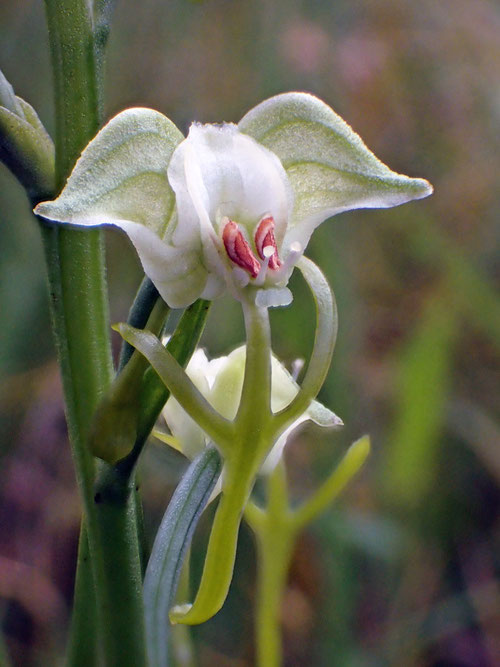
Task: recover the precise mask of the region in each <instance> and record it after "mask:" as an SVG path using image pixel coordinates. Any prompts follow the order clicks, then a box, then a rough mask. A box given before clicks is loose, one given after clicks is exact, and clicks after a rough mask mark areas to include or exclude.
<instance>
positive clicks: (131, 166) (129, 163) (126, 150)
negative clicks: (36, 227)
mask: <svg viewBox="0 0 500 667" xmlns="http://www.w3.org/2000/svg"><path fill="white" fill-rule="evenodd" d="M182 139H183V136H182V134H181V132H180V131H179V130H178V129H177V127H176V126H175V125H174V124H173V123H172V122H171V121H170V120H169V119H168V118H166V116H164V115H163V114H161V113H159V112H157V111H153V110H152V109H142V108H136V109H126V110H125V111H122V112H121V113H119V114H118V115H117V116H115V117H114V118H112V119H111V120H110V121H109V123H108V124H107V125H105V126H104V127H103V129H102V130H101V131H100V132H99V133H98V134H97V136H96V137H95V138H94V139H93V140H92V141H91V142H90V143H89V144H88V146H87V147H86V148H85V150H84V151H83V153H82V155H81V156H80V158H79V160H78V161H77V163H76V165H75V168H74V169H73V171H72V173H71V175H70V177H69V179H68V182H67V183H66V186H65V188H64V189H63V191H62V192H61V194H60V195H59V197H58V198H57V199H55V200H54V201H46V202H42V203H41V204H39V205H38V206H37V207H36V208H35V213H36V214H37V215H40V216H42V217H44V218H47V219H48V220H52V221H54V222H62V223H67V224H71V225H77V226H83V227H94V226H99V225H114V226H116V227H119V228H120V229H122V230H123V231H124V232H125V233H126V234H127V235H128V236H129V238H130V240H131V241H132V243H133V244H134V246H135V248H136V250H137V252H138V254H139V257H140V259H141V262H142V265H143V267H144V272H145V273H146V275H147V276H149V278H150V279H151V280H152V281H153V283H154V284H155V286H156V288H157V289H158V291H159V293H160V294H161V296H162V297H163V299H164V300H165V301H166V302H167V303H168V304H169V306H171V307H172V308H180V307H185V306H187V305H189V304H190V303H192V302H193V301H194V300H195V299H196V298H197V297H198V296H199V295H200V294H201V293H202V291H203V288H204V286H205V283H206V281H207V271H206V269H205V268H204V267H203V265H202V264H201V262H200V258H199V251H198V248H197V247H192V246H190V247H185V246H183V247H174V245H172V244H170V243H169V242H168V240H166V238H165V236H166V235H167V236H168V235H169V234H170V230H171V229H173V228H174V226H175V220H176V207H175V203H176V202H175V195H174V192H173V191H172V189H171V187H170V184H169V181H168V178H167V167H168V165H169V162H170V159H171V157H172V154H173V152H174V150H175V148H176V147H177V145H178V144H179V143H180V142H181V141H182ZM169 223H171V224H170V225H169ZM167 228H168V232H167Z"/></svg>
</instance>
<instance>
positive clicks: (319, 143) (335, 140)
mask: <svg viewBox="0 0 500 667" xmlns="http://www.w3.org/2000/svg"><path fill="white" fill-rule="evenodd" d="M238 127H239V129H240V130H241V132H244V133H246V134H249V135H250V136H251V137H253V138H254V139H256V140H257V141H258V142H259V143H261V144H263V145H264V146H266V148H269V149H270V150H271V151H273V153H275V154H276V155H277V156H278V157H279V158H280V160H281V162H282V163H283V166H284V167H285V170H286V172H287V176H288V178H289V179H290V182H291V185H292V188H293V190H294V194H295V206H294V211H293V217H292V220H291V223H290V224H291V226H292V227H293V226H295V225H298V226H300V227H304V228H307V231H308V234H309V236H310V233H311V232H312V230H313V229H314V228H315V227H316V226H317V225H318V224H320V223H321V222H322V221H323V220H324V219H325V218H327V217H329V216H331V215H334V214H336V213H340V212H341V211H345V210H349V209H354V208H387V207H391V206H397V205H399V204H404V203H405V202H407V201H411V200H412V199H420V198H422V197H426V196H427V195H430V194H431V193H432V186H431V185H430V184H429V183H428V182H427V181H426V180H424V179H421V178H409V177H407V176H403V175H402V174H397V173H395V172H394V171H392V170H391V169H389V167H387V166H386V165H385V164H383V162H381V161H380V160H379V159H378V158H377V157H376V156H375V155H374V154H373V153H372V152H371V151H370V150H369V149H368V148H367V146H366V145H365V144H364V142H363V140H362V139H361V138H360V137H359V136H358V135H357V134H356V133H355V132H354V131H353V130H352V128H351V127H350V126H349V125H348V124H347V123H346V122H345V121H344V120H342V118H341V117H340V116H338V115H337V114H336V113H335V112H334V111H333V110H332V109H331V108H330V107H329V106H328V105H326V104H325V103H324V102H322V101H321V100H319V99H318V98H317V97H314V96H313V95H309V94H306V93H285V94H283V95H277V96H276V97H272V98H270V99H269V100H266V101H265V102H262V103H261V104H259V105H258V106H256V107H255V108H254V109H252V110H251V111H249V112H248V113H247V114H246V115H245V116H244V117H243V118H242V120H241V121H240V123H239V125H238ZM297 240H298V241H299V242H302V243H303V241H302V238H301V235H297Z"/></svg>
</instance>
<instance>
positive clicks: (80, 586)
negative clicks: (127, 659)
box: [66, 521, 99, 667]
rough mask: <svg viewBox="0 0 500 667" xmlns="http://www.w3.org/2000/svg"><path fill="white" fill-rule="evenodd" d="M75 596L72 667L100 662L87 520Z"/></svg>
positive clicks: (82, 532) (68, 658) (70, 652)
mask: <svg viewBox="0 0 500 667" xmlns="http://www.w3.org/2000/svg"><path fill="white" fill-rule="evenodd" d="M74 600H75V601H76V603H77V604H75V605H74V608H73V617H72V619H71V628H70V638H69V642H68V650H67V655H66V661H67V664H68V665H71V666H72V667H94V665H98V664H99V663H98V660H99V651H98V649H99V647H98V645H97V642H95V641H89V638H92V637H95V633H96V630H95V623H96V597H95V589H94V577H93V574H92V563H91V561H90V552H89V542H88V537H87V530H86V528H85V523H84V521H82V526H81V530H80V542H79V545H78V561H77V568H76V581H75V594H74Z"/></svg>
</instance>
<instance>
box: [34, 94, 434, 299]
mask: <svg viewBox="0 0 500 667" xmlns="http://www.w3.org/2000/svg"><path fill="white" fill-rule="evenodd" d="M431 192H432V187H431V186H430V184H429V183H428V182H427V181H425V180H423V179H418V178H408V177H406V176H402V175H400V174H396V173H394V172H393V171H391V170H390V169H389V168H388V167H387V166H386V165H384V164H383V163H382V162H380V161H379V160H378V159H377V158H376V157H375V156H374V155H373V153H371V152H370V151H369V150H368V148H367V147H366V146H365V144H364V143H363V142H362V140H361V139H360V138H359V136H358V135H357V134H355V133H354V132H353V130H352V129H351V128H350V127H349V126H348V125H347V124H346V123H345V122H344V121H343V120H342V119H341V118H340V117H339V116H338V115H337V114H335V112H334V111H332V109H330V108H329V107H328V106H327V105H326V104H324V103H323V102H321V101H320V100H318V99H317V98H315V97H313V96H312V95H308V94H305V93H287V94H283V95H277V96H276V97H273V98H271V99H269V100H267V101H265V102H263V103H261V104H259V105H258V106H257V107H255V108H254V109H252V110H251V111H250V112H249V113H248V114H247V115H246V116H244V118H243V119H242V120H241V121H240V123H239V124H238V125H234V124H230V123H223V124H221V125H200V124H196V123H195V124H194V125H192V126H191V129H190V131H189V134H188V137H187V138H186V139H184V140H183V137H182V134H181V133H180V132H179V130H178V129H177V128H176V127H175V125H173V123H171V121H169V120H168V118H166V117H165V116H163V115H162V114H160V113H158V112H156V111H153V110H151V109H141V108H137V109H128V110H126V111H123V112H121V113H119V114H118V115H117V116H116V117H115V118H113V119H112V120H110V121H109V123H108V124H107V125H106V126H105V127H104V128H103V129H102V130H101V131H100V132H99V134H98V135H97V136H96V137H95V139H93V140H92V141H91V142H90V144H89V145H88V146H87V148H86V149H85V150H84V151H83V153H82V155H81V157H80V159H79V160H78V162H77V163H76V165H75V168H74V170H73V172H72V174H71V175H70V177H69V179H68V182H67V184H66V187H65V188H64V189H63V191H62V193H61V194H60V196H59V197H58V198H57V199H56V200H54V201H50V202H43V203H41V204H39V205H38V206H37V207H36V209H35V212H36V213H37V214H38V215H40V216H43V217H44V218H47V219H49V220H53V221H57V222H62V223H69V224H72V225H81V226H96V225H114V226H117V227H120V228H121V229H123V230H124V231H125V232H126V233H127V234H128V236H129V237H130V239H131V241H132V242H133V244H134V245H135V247H136V249H137V252H138V254H139V257H140V259H141V262H142V264H143V267H144V271H145V273H146V274H147V275H148V276H149V278H150V279H151V280H152V281H153V283H154V284H155V285H156V287H157V289H158V291H159V292H160V294H161V296H162V297H163V299H164V300H165V301H166V302H167V303H168V304H169V305H170V306H172V307H184V306H187V305H189V304H190V303H192V302H193V301H195V299H197V298H198V297H203V298H206V299H213V298H216V297H217V296H219V295H221V294H223V293H224V292H225V291H229V292H230V293H232V294H233V295H234V296H235V297H236V298H238V299H246V298H251V299H252V300H253V301H254V302H255V303H256V304H257V305H258V306H273V305H274V306H276V305H285V304H287V303H289V302H290V301H291V298H292V296H291V293H290V292H289V290H288V289H287V287H286V284H287V282H288V279H289V277H290V274H291V272H292V271H293V268H294V265H295V263H296V262H297V260H298V259H299V258H300V256H301V255H302V253H303V252H304V250H305V248H306V246H307V243H308V242H309V239H310V236H311V234H312V232H313V231H314V229H315V228H316V227H317V226H318V225H319V224H320V223H321V222H323V221H324V220H325V219H326V218H328V217H330V216H332V215H334V214H336V213H339V212H341V211H346V210H349V209H355V208H385V207H391V206H396V205H398V204H403V203H405V202H407V201H410V200H412V199H419V198H421V197H425V196H427V195H429V194H430V193H431Z"/></svg>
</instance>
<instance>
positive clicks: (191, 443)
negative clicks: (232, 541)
mask: <svg viewBox="0 0 500 667" xmlns="http://www.w3.org/2000/svg"><path fill="white" fill-rule="evenodd" d="M245 359H246V347H245V346H244V345H242V346H241V347H238V348H237V349H236V350H234V351H233V352H231V354H229V355H228V356H226V357H219V358H217V359H212V360H210V361H209V360H208V358H207V356H206V354H205V352H204V351H203V350H202V349H201V348H198V349H197V350H196V351H195V353H194V354H193V356H192V357H191V361H190V362H189V364H188V366H187V368H186V373H187V374H188V376H189V377H190V379H191V380H192V381H193V383H194V384H195V386H196V387H197V388H198V389H199V390H200V392H201V393H202V394H203V396H205V398H206V399H207V400H208V401H209V403H210V404H211V405H212V407H214V408H215V409H216V410H217V411H218V412H219V413H220V414H221V415H222V416H223V417H225V418H226V419H229V420H232V419H234V418H235V416H236V413H237V410H238V406H239V404H240V399H241V392H242V388H243V379H244V372H245ZM298 390H299V387H298V385H297V383H296V382H295V380H294V379H293V378H292V376H291V375H290V373H289V372H288V371H287V370H286V368H285V367H284V366H283V365H282V364H281V362H280V361H278V359H277V358H276V357H275V356H274V355H273V356H272V357H271V409H272V411H273V412H274V413H276V412H279V411H280V410H282V409H283V408H285V407H286V406H287V405H289V404H290V403H291V401H292V399H294V398H295V396H296V395H297V392H298ZM163 417H164V418H165V421H166V423H167V425H168V427H169V429H170V432H171V434H172V436H173V438H172V437H169V436H168V435H167V436H166V435H165V434H163V433H161V432H156V435H157V436H158V437H159V439H161V440H163V441H165V442H166V443H167V444H170V445H172V446H174V447H175V448H176V449H178V450H180V451H181V452H182V453H183V454H184V455H185V456H187V457H188V458H189V459H194V458H195V457H196V456H197V455H198V454H199V453H200V452H201V450H202V449H203V448H204V447H205V446H206V445H207V443H208V441H209V439H208V437H207V436H206V435H205V433H204V432H203V431H202V429H201V428H200V426H198V424H197V423H196V422H195V421H194V420H193V419H191V417H190V416H189V415H188V414H187V413H186V412H185V411H184V409H183V408H182V407H181V406H180V404H179V403H178V401H177V400H176V399H175V398H174V397H173V396H171V397H170V398H169V399H168V401H167V403H166V405H165V407H164V409H163ZM306 421H312V422H314V423H316V424H318V425H319V426H323V427H330V428H331V427H339V426H342V425H343V423H342V420H341V419H340V418H339V417H337V415H336V414H334V413H333V412H332V411H331V410H329V409H328V408H326V407H324V406H323V405H321V403H319V402H318V401H316V400H312V401H311V402H310V404H309V406H308V408H307V409H306V410H305V412H304V413H303V414H302V415H300V416H299V417H298V418H297V419H296V420H295V421H294V422H293V423H292V424H291V425H290V426H289V427H288V428H287V429H286V430H285V431H284V432H283V433H282V434H281V435H280V437H279V438H278V440H277V442H276V443H275V444H274V446H273V448H272V450H271V452H270V453H269V454H268V456H267V459H266V461H265V462H264V464H263V466H262V469H261V472H262V473H263V474H269V473H270V472H271V471H272V470H273V469H274V467H275V466H276V464H277V463H278V462H279V460H280V458H281V456H282V453H283V448H284V446H285V444H286V442H287V440H288V439H289V437H290V435H291V434H292V432H293V431H295V430H296V429H297V427H298V426H299V425H300V424H302V423H304V422H306Z"/></svg>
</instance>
